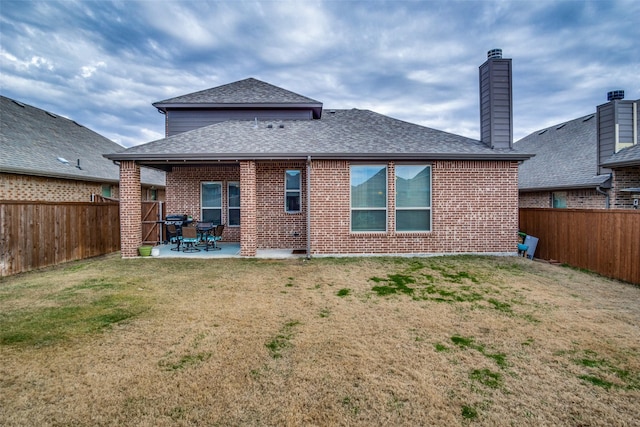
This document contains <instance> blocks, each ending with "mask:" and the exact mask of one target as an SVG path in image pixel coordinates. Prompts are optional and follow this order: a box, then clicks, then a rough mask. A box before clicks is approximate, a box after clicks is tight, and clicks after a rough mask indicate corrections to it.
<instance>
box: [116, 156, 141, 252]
mask: <svg viewBox="0 0 640 427" xmlns="http://www.w3.org/2000/svg"><path fill="white" fill-rule="evenodd" d="M141 245H142V194H141V189H140V165H138V164H137V163H136V162H134V161H126V160H123V161H121V162H120V249H121V255H122V258H132V257H135V256H138V247H140V246H141Z"/></svg>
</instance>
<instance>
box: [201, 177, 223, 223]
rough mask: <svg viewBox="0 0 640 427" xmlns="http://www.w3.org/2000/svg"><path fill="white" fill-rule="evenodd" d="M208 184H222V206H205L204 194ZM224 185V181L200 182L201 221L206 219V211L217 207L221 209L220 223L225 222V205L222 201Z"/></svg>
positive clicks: (221, 199) (221, 200)
mask: <svg viewBox="0 0 640 427" xmlns="http://www.w3.org/2000/svg"><path fill="white" fill-rule="evenodd" d="M206 184H218V185H219V186H220V206H204V203H203V200H202V195H203V193H204V191H203V189H204V186H205V185H206ZM223 190H224V187H223V185H222V181H202V182H200V221H204V211H205V209H207V210H213V209H217V210H219V211H220V224H224V216H223V213H224V211H223V205H222V202H223V200H224V197H223V196H224V193H223Z"/></svg>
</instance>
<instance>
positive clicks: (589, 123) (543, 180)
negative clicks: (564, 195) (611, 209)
mask: <svg viewBox="0 0 640 427" xmlns="http://www.w3.org/2000/svg"><path fill="white" fill-rule="evenodd" d="M596 125H597V117H596V115H595V114H589V115H587V116H583V117H580V118H577V119H574V120H571V121H569V122H566V123H559V124H557V125H554V126H550V127H548V128H546V129H541V130H538V131H536V132H533V133H531V134H530V135H528V136H526V137H524V138H522V139H521V140H519V141H517V142H516V144H515V146H516V147H517V148H518V149H520V150H524V151H527V152H529V153H534V154H535V157H533V158H531V159H529V160H527V161H526V162H524V163H523V164H522V165H520V170H519V173H518V187H519V189H520V190H525V191H533V190H553V189H569V188H595V187H597V186H598V185H601V184H604V183H605V182H606V181H607V180H608V179H609V175H598V174H597V173H598V160H597V149H598V141H597V132H596Z"/></svg>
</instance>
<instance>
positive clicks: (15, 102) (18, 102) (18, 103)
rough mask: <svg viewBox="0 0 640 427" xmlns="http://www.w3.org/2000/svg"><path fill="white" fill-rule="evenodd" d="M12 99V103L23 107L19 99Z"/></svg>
mask: <svg viewBox="0 0 640 427" xmlns="http://www.w3.org/2000/svg"><path fill="white" fill-rule="evenodd" d="M12 101H13V103H14V104H16V105H17V106H19V107H22V108H24V104H23V103H22V102H20V101H16V100H15V99H12Z"/></svg>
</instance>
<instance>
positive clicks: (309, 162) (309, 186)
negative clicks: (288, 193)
mask: <svg viewBox="0 0 640 427" xmlns="http://www.w3.org/2000/svg"><path fill="white" fill-rule="evenodd" d="M307 259H311V156H307Z"/></svg>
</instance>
